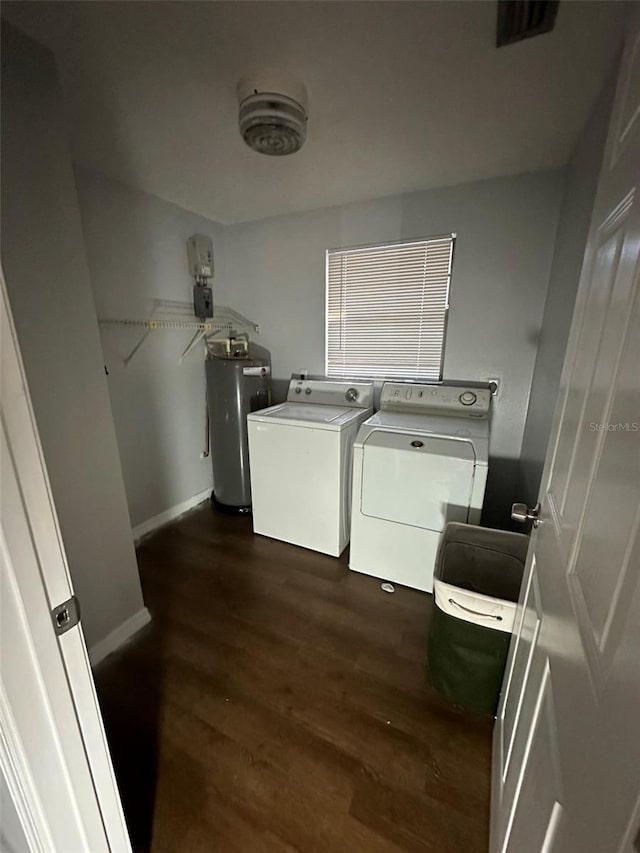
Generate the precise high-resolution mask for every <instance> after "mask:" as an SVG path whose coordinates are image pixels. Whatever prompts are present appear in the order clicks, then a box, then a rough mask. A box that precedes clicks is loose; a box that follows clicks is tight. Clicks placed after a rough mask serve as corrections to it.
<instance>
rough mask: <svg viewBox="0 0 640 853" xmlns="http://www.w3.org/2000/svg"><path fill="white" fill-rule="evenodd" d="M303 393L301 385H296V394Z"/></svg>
mask: <svg viewBox="0 0 640 853" xmlns="http://www.w3.org/2000/svg"><path fill="white" fill-rule="evenodd" d="M301 391H302V388H301V387H300V386H299V385H296V394H299V393H300V392H301Z"/></svg>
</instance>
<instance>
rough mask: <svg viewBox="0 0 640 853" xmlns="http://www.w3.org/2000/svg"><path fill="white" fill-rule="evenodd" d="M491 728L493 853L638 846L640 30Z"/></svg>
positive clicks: (624, 72)
mask: <svg viewBox="0 0 640 853" xmlns="http://www.w3.org/2000/svg"><path fill="white" fill-rule="evenodd" d="M629 32H630V37H629V39H628V43H627V45H626V49H625V54H624V58H623V63H622V67H621V71H620V77H619V80H618V88H617V93H616V101H615V104H614V109H613V116H612V121H611V125H610V129H609V137H608V142H607V148H606V151H605V157H604V161H603V166H602V172H601V176H600V182H599V186H598V191H597V194H596V200H595V205H594V211H593V217H592V222H591V230H590V235H589V241H588V245H587V251H586V255H585V260H584V265H583V270H582V278H581V282H580V288H579V292H578V299H577V302H576V309H575V313H574V318H573V325H572V329H571V336H570V340H569V345H568V350H567V356H566V359H565V365H564V369H563V378H562V382H561V388H560V393H559V396H558V404H557V408H556V414H555V423H554V428H553V430H552V437H551V441H550V444H549V450H548V453H547V460H546V465H545V472H544V474H543V479H542V486H541V491H540V504H541V509H540V524H539V527H538V528H537V529H536V530H534V531H533V534H532V541H531V545H530V549H529V559H528V565H527V570H526V573H525V583H524V586H523V593H522V596H521V602H520V608H519V613H518V617H517V620H516V628H515V632H516V633H515V636H514V640H513V641H512V644H511V649H510V656H509V660H508V663H507V671H506V673H505V681H504V684H503V694H502V697H501V702H500V706H499V709H498V717H497V721H496V727H495V731H494V761H493V776H494V778H493V798H492V800H493V801H492V827H491V850H492V853H498V851H500V853H503V851H512V853H541V851H543V852H544V853H552V851H554V853H618V851H620V853H622V851H625V853H630V851H632V850H640V837H639V836H638V832H639V829H640V806H639V802H640V801H639V794H640V582H639V579H640V535H639V528H640V284H639V281H638V279H639V277H640V275H639V265H638V252H639V246H640V186H639V179H640V26H639V21H638V16H637V14H636V17H635V19H634V21H633V24H632V26H631V27H630V31H629Z"/></svg>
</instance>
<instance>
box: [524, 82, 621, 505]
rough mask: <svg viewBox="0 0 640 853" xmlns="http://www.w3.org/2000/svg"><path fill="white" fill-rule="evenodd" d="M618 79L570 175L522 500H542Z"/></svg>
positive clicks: (530, 416) (536, 377) (605, 94)
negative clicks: (543, 480) (571, 329)
mask: <svg viewBox="0 0 640 853" xmlns="http://www.w3.org/2000/svg"><path fill="white" fill-rule="evenodd" d="M614 84H615V76H612V77H611V79H610V80H609V82H608V83H607V85H606V86H605V87H604V89H603V91H602V93H601V95H600V98H599V99H598V102H597V104H596V106H595V107H594V110H593V112H592V114H591V116H590V118H589V121H588V122H587V125H586V127H585V129H584V132H583V134H582V136H581V138H580V141H579V143H578V146H577V147H576V150H575V152H574V154H573V157H572V158H571V161H570V163H569V166H568V168H567V172H566V182H565V191H564V197H563V201H562V208H561V212H560V220H559V223H558V237H557V240H556V248H555V253H554V256H553V264H552V267H551V277H550V281H549V290H548V292H547V299H546V304H545V309H544V318H543V321H542V329H541V332H540V344H539V347H538V355H537V357H536V364H535V370H534V374H533V382H532V385H531V397H530V400H529V409H528V412H527V420H526V425H525V431H524V438H523V442H522V457H521V464H520V471H519V477H518V483H517V494H518V500H520V501H525V502H526V503H528V504H529V505H530V506H533V505H534V504H535V503H536V501H537V499H538V489H539V487H540V479H541V477H542V469H543V467H544V460H545V455H546V452H547V444H548V441H549V432H550V430H551V422H552V419H553V412H554V408H555V402H556V396H557V393H558V387H559V384H560V374H561V372H562V363H563V360H564V354H565V349H566V346H567V339H568V335H569V329H570V326H571V318H572V315H573V307H574V303H575V298H576V292H577V289H578V282H579V280H580V272H581V270H582V260H583V255H584V250H585V246H586V242H587V236H588V233H589V225H590V221H591V210H592V207H593V200H594V196H595V192H596V186H597V183H598V176H599V174H600V167H601V164H602V156H603V152H604V145H605V141H606V136H607V128H608V125H609V116H610V113H611V106H612V103H613V95H614Z"/></svg>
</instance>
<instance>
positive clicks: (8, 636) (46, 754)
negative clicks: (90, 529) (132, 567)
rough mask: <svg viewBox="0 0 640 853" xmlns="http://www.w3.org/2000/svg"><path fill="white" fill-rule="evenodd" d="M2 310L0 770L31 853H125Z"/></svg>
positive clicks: (5, 308)
mask: <svg viewBox="0 0 640 853" xmlns="http://www.w3.org/2000/svg"><path fill="white" fill-rule="evenodd" d="M1 284H2V299H1V305H0V341H1V345H2V375H1V385H0V390H1V397H0V412H1V416H2V429H1V460H0V466H1V467H0V471H1V477H2V481H1V489H0V571H1V578H0V580H1V584H2V587H1V591H2V595H1V607H2V610H1V618H2V621H1V623H0V624H1V626H2V660H1V665H0V769H1V770H2V776H3V785H5V786H6V789H7V790H8V794H9V796H10V798H11V800H12V801H13V804H14V806H15V812H16V813H17V815H18V818H19V822H20V824H21V827H22V832H23V834H24V837H25V839H26V842H27V844H28V849H29V850H32V851H43V852H44V851H51V853H67V851H68V853H82V851H88V853H101V851H112V853H128V851H130V850H131V846H130V843H129V838H128V834H127V830H126V826H125V822H124V817H123V814H122V809H121V805H120V798H119V795H118V790H117V786H116V782H115V778H114V775H113V769H112V766H111V759H110V757H109V752H108V749H107V745H106V740H105V735H104V730H103V727H102V720H101V717H100V712H99V709H98V703H97V699H96V695H95V691H94V686H93V679H92V675H91V669H90V666H89V660H88V657H87V651H86V648H85V645H84V639H83V637H82V632H81V631H80V628H79V626H78V625H77V624H76V625H73V622H74V620H73V618H72V614H73V607H72V605H71V604H69V605H67V612H68V614H69V616H70V618H69V619H68V621H67V625H73V627H69V628H68V629H67V630H64V631H63V633H59V631H60V630H61V629H64V628H65V627H66V626H65V614H64V613H62V614H61V615H60V616H59V623H60V624H59V626H58V629H57V630H56V628H54V619H53V618H52V610H53V609H54V608H56V606H57V605H60V604H62V603H64V602H67V601H68V600H69V599H71V598H72V596H73V588H72V586H71V580H70V577H69V572H68V569H67V565H66V560H65V555H64V550H63V546H62V541H61V538H60V531H59V528H58V523H57V519H56V515H55V509H54V506H53V501H52V498H51V491H50V488H49V482H48V479H47V475H46V470H45V467H44V461H43V456H42V451H41V448H40V443H39V440H38V435H37V431H36V427H35V422H34V419H33V412H32V409H31V405H30V401H29V397H28V391H27V386H26V381H25V377H24V371H23V369H22V363H21V361H20V355H19V350H18V346H17V341H16V336H15V330H14V328H13V323H12V321H11V314H10V309H9V303H8V300H7V295H6V289H5V285H4V280H3V279H2V281H1Z"/></svg>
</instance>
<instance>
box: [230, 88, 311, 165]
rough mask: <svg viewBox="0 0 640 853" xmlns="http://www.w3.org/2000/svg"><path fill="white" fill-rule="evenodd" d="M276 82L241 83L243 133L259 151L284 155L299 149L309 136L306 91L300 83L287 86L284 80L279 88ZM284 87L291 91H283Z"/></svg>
mask: <svg viewBox="0 0 640 853" xmlns="http://www.w3.org/2000/svg"><path fill="white" fill-rule="evenodd" d="M274 82H275V81H274V80H266V79H265V80H264V81H260V82H247V81H244V82H242V83H241V84H240V85H239V87H238V94H239V98H240V116H239V119H240V134H241V135H242V138H243V139H244V141H245V142H246V143H247V145H248V146H249V148H253V150H254V151H257V152H258V153H259V154H268V155H270V156H273V157H281V156H284V155H286V154H293V153H294V152H295V151H298V150H299V149H300V148H301V147H302V145H303V144H304V141H305V139H306V137H307V111H306V92H305V90H304V87H303V86H300V85H297V86H296V85H291V84H289V86H287V88H286V89H284V86H282V85H281V84H282V81H278V83H279V85H278V87H277V88H276V86H275V85H273V84H274ZM282 89H284V90H285V91H287V90H289V91H290V92H291V94H287V95H285V94H282ZM292 90H293V91H292Z"/></svg>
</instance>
